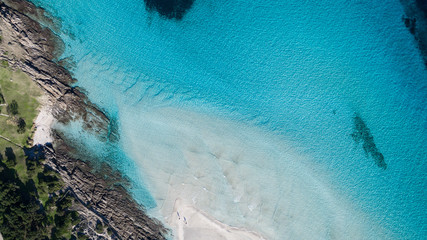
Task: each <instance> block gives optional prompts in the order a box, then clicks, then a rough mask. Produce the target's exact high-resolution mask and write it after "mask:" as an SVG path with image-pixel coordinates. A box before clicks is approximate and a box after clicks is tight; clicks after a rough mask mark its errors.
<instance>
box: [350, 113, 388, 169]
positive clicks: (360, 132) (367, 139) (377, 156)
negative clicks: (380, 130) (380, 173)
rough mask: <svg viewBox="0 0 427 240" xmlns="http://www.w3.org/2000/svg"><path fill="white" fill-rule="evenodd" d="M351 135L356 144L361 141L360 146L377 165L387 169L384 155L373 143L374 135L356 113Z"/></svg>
mask: <svg viewBox="0 0 427 240" xmlns="http://www.w3.org/2000/svg"><path fill="white" fill-rule="evenodd" d="M351 136H352V137H353V140H354V141H355V142H356V144H359V143H360V142H363V145H362V147H363V150H364V151H365V153H366V156H367V157H368V156H369V155H371V157H372V158H373V159H374V161H375V164H377V166H378V167H380V168H382V169H384V170H385V169H387V164H386V162H385V160H384V156H383V154H382V153H380V151H379V150H378V148H377V146H376V145H375V142H374V137H373V136H372V134H371V131H370V130H369V128H368V127H367V126H366V123H365V122H364V121H363V119H362V118H361V117H360V116H359V115H358V114H356V116H354V132H353V133H352V134H351Z"/></svg>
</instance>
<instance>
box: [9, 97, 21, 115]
mask: <svg viewBox="0 0 427 240" xmlns="http://www.w3.org/2000/svg"><path fill="white" fill-rule="evenodd" d="M7 112H8V113H9V114H12V115H16V114H18V103H17V102H16V101H15V100H12V102H11V103H10V104H9V105H7Z"/></svg>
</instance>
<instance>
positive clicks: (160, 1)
mask: <svg viewBox="0 0 427 240" xmlns="http://www.w3.org/2000/svg"><path fill="white" fill-rule="evenodd" d="M144 2H145V6H146V7H147V9H148V10H149V11H156V12H158V13H159V14H160V15H161V16H163V17H165V18H168V19H177V20H181V19H182V18H183V17H184V15H185V13H186V12H187V11H188V10H189V9H190V8H191V6H192V5H193V3H194V0H144Z"/></svg>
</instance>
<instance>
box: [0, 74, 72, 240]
mask: <svg viewBox="0 0 427 240" xmlns="http://www.w3.org/2000/svg"><path fill="white" fill-rule="evenodd" d="M40 95H41V92H40V89H39V88H38V87H37V86H36V85H35V84H34V82H32V81H31V79H29V77H28V76H26V75H25V74H24V73H22V72H20V71H16V72H15V71H12V70H11V69H9V68H7V67H6V68H5V67H0V104H1V105H0V111H1V113H2V114H1V115H0V232H1V234H2V235H3V238H4V239H5V240H9V239H14V240H15V239H71V238H72V236H71V229H72V226H73V225H76V224H77V222H78V221H79V216H78V214H77V212H75V211H72V210H70V207H71V206H72V204H73V201H74V198H73V197H72V196H71V195H70V194H69V193H68V192H67V191H66V192H63V191H61V190H63V189H62V188H63V183H62V182H61V180H60V178H59V176H58V175H57V173H56V172H54V171H52V170H50V169H49V168H47V167H45V166H44V165H43V161H44V154H43V153H44V151H43V147H42V146H34V147H30V146H29V143H28V140H29V139H30V138H31V128H32V125H33V124H29V123H32V122H33V120H34V118H35V117H36V116H37V108H38V107H39V103H38V101H37V98H38V97H39V96H40ZM5 113H7V114H5Z"/></svg>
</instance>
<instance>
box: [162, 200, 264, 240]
mask: <svg viewBox="0 0 427 240" xmlns="http://www.w3.org/2000/svg"><path fill="white" fill-rule="evenodd" d="M170 225H171V226H172V227H174V228H175V229H174V230H175V239H178V240H184V239H185V240H193V239H194V240H196V239H205V240H218V239H227V240H260V239H264V238H263V237H261V236H260V235H258V234H257V233H255V232H250V231H246V230H245V229H239V228H235V227H230V226H228V225H226V224H223V223H221V222H219V221H217V220H215V219H214V218H212V217H210V216H208V215H207V214H206V213H204V212H202V211H201V210H198V209H197V208H195V207H193V206H191V205H186V204H185V203H184V201H183V200H182V199H179V198H178V199H177V200H176V201H175V206H174V210H173V212H172V215H171V217H170Z"/></svg>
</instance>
